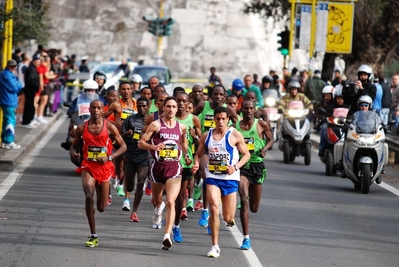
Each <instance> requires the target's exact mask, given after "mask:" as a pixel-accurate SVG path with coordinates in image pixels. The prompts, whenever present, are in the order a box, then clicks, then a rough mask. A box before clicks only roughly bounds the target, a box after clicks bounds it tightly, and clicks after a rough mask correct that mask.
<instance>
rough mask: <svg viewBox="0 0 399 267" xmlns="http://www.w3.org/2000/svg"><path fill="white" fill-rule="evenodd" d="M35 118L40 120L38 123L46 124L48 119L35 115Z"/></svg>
mask: <svg viewBox="0 0 399 267" xmlns="http://www.w3.org/2000/svg"><path fill="white" fill-rule="evenodd" d="M36 120H37V121H38V122H40V124H48V121H47V120H46V119H45V118H43V117H37V118H36Z"/></svg>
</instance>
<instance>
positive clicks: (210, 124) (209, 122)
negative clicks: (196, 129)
mask: <svg viewBox="0 0 399 267" xmlns="http://www.w3.org/2000/svg"><path fill="white" fill-rule="evenodd" d="M213 119H214V116H213V115H205V119H204V128H205V130H206V131H208V130H209V129H210V128H215V121H214V120H213Z"/></svg>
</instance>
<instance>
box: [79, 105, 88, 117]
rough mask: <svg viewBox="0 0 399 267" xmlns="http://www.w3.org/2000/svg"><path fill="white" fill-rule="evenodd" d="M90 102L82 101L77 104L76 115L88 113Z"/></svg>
mask: <svg viewBox="0 0 399 267" xmlns="http://www.w3.org/2000/svg"><path fill="white" fill-rule="evenodd" d="M89 108H90V103H82V104H79V105H78V116H79V117H80V116H84V115H90V111H89Z"/></svg>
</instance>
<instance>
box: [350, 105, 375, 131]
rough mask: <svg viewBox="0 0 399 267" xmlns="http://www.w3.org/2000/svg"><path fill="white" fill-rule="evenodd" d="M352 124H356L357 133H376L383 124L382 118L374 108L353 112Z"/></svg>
mask: <svg viewBox="0 0 399 267" xmlns="http://www.w3.org/2000/svg"><path fill="white" fill-rule="evenodd" d="M352 124H353V125H355V127H356V132H357V133H370V134H374V133H376V132H377V128H378V126H379V125H380V124H381V118H380V116H379V115H378V114H377V113H376V112H374V111H372V110H359V111H357V112H355V114H353V120H352Z"/></svg>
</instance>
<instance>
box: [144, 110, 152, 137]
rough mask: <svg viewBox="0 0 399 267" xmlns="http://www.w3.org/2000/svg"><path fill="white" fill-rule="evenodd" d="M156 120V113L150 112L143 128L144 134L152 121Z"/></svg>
mask: <svg viewBox="0 0 399 267" xmlns="http://www.w3.org/2000/svg"><path fill="white" fill-rule="evenodd" d="M153 121H154V113H152V114H150V115H149V116H148V117H147V118H146V119H145V122H144V126H143V129H142V131H141V132H142V134H144V133H145V132H146V131H147V128H148V126H149V125H150V124H151V122H153Z"/></svg>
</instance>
